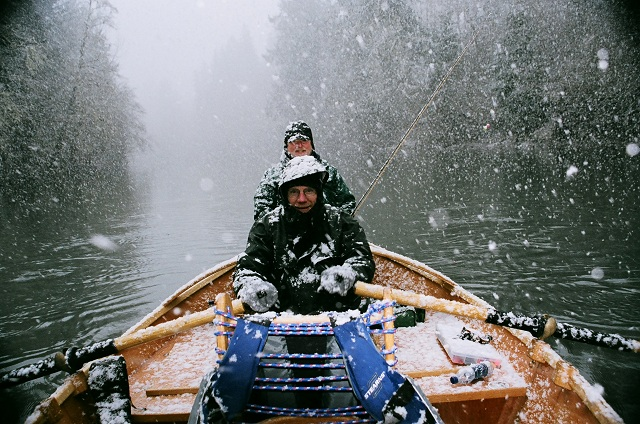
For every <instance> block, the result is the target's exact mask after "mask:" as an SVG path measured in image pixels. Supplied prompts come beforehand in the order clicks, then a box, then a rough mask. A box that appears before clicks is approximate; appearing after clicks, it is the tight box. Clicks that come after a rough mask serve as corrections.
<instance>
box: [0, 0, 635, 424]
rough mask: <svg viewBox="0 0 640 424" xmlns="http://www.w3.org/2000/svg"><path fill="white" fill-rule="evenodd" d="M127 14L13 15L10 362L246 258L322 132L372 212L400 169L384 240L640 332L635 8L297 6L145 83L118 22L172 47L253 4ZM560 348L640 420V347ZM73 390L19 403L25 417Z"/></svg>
mask: <svg viewBox="0 0 640 424" xmlns="http://www.w3.org/2000/svg"><path fill="white" fill-rule="evenodd" d="M123 1H125V0H5V1H2V2H0V111H1V113H0V290H2V291H1V292H0V293H1V295H0V368H5V369H9V368H15V367H16V366H17V365H19V364H23V363H25V362H32V361H34V360H37V359H40V358H42V357H45V356H46V355H47V354H48V353H50V352H51V351H52V350H53V349H54V348H55V349H62V348H63V347H66V346H69V345H71V344H72V343H79V344H80V345H83V344H88V343H89V342H91V341H96V340H102V339H105V338H107V337H114V335H119V334H122V332H123V331H124V330H125V329H126V328H128V326H130V325H132V324H134V323H135V322H137V321H138V320H139V319H140V318H141V317H143V316H145V315H146V314H147V313H148V311H149V310H150V309H152V308H154V307H155V306H156V305H157V304H159V303H160V302H161V301H162V300H163V299H165V298H166V297H167V296H169V295H170V294H172V293H174V291H175V290H176V289H177V288H178V287H180V286H181V285H182V284H183V283H184V282H186V281H188V280H189V279H190V278H192V277H193V276H194V275H196V274H198V273H200V272H203V271H204V270H206V269H208V268H209V267H211V266H213V265H214V264H215V263H218V262H219V261H223V260H227V259H229V258H231V257H234V255H237V254H238V253H240V252H241V251H242V249H244V247H245V244H246V240H247V233H248V231H249V228H250V227H251V224H252V223H253V219H252V218H253V211H252V208H253V203H252V201H253V194H254V192H255V188H256V186H257V184H258V182H259V181H260V178H261V176H262V175H263V173H264V170H265V169H267V167H268V166H271V165H273V164H274V163H276V162H277V161H278V159H279V157H280V154H281V152H282V148H283V135H284V129H285V127H286V125H287V124H288V123H289V122H291V121H294V120H298V119H301V120H304V121H305V122H307V123H308V124H309V125H310V127H311V128H312V130H313V138H314V143H315V148H316V149H317V153H319V154H320V155H321V156H322V158H323V159H327V160H328V161H329V163H331V164H332V165H334V166H335V167H336V168H338V169H339V170H340V173H341V175H342V176H343V177H344V179H345V181H346V182H347V183H348V185H349V188H350V189H351V191H352V193H353V194H354V196H355V198H356V200H358V199H362V198H363V197H364V196H363V195H364V194H365V193H367V192H368V189H369V188H371V187H372V185H370V183H371V182H372V181H376V180H375V178H376V177H377V176H379V175H380V171H381V170H383V169H384V170H385V173H384V175H383V176H382V178H381V179H380V180H379V182H378V183H377V185H375V187H374V189H373V191H372V193H371V196H370V197H369V198H368V199H367V200H366V201H365V202H363V203H364V208H363V209H362V210H361V212H359V213H358V214H357V216H356V217H357V218H358V219H359V221H360V223H361V224H362V227H363V229H365V231H366V233H367V238H368V239H369V241H370V242H372V243H374V244H378V245H380V246H382V247H384V248H388V249H389V250H392V251H394V252H398V253H400V254H403V255H406V256H408V257H411V258H413V259H415V260H418V261H422V262H424V263H426V264H428V265H429V266H432V267H434V268H435V269H437V270H438V271H441V272H443V273H444V274H446V275H447V276H449V277H451V278H452V279H453V280H454V281H456V282H457V283H458V284H460V285H461V286H464V287H465V288H466V289H467V290H469V291H472V292H473V294H475V295H478V296H479V297H480V298H482V299H485V300H487V301H488V302H490V303H491V304H492V305H493V306H495V307H496V308H497V309H501V310H520V311H522V312H525V313H530V314H537V313H549V314H555V315H556V316H558V317H559V318H560V319H561V320H564V321H568V322H577V323H578V324H585V325H587V326H589V325H596V326H597V327H596V328H597V329H599V330H600V331H603V332H610V333H616V332H619V333H620V334H623V335H628V336H630V337H635V338H636V339H637V338H639V336H640V328H639V327H638V322H639V319H638V312H637V311H638V307H637V304H638V302H639V301H640V299H639V297H638V296H639V294H640V291H639V290H638V284H639V283H640V261H639V258H640V251H639V250H638V249H640V244H638V240H639V238H638V234H639V232H640V230H639V228H640V210H639V208H640V204H639V203H638V199H639V198H640V162H639V161H640V140H639V138H640V25H639V23H640V11H639V9H638V6H637V4H636V3H637V2H633V1H627V0H538V1H525V0H478V1H469V0H447V1H442V0H365V1H363V0H304V1H300V0H279V1H278V2H277V8H276V7H275V3H276V1H275V0H274V1H273V3H274V9H273V10H274V12H273V13H270V14H269V17H268V21H267V19H266V18H265V22H268V32H269V34H268V35H269V36H268V37H267V36H266V35H265V36H264V40H262V39H258V40H257V38H259V37H260V35H256V31H257V30H256V28H254V27H253V28H248V29H247V28H245V29H244V31H240V30H239V31H238V32H237V33H235V34H232V35H231V34H225V37H226V38H225V41H226V42H220V41H217V40H207V39H206V37H201V38H205V39H204V40H200V41H201V42H202V43H203V44H205V45H206V46H207V48H209V49H208V50H206V52H207V53H206V54H201V55H200V56H199V57H197V60H194V63H189V67H188V69H189V70H190V71H189V72H190V74H188V75H180V77H181V78H177V77H176V78H174V79H172V78H164V79H162V80H161V79H160V78H161V76H164V75H175V74H176V73H177V72H176V69H179V70H182V69H186V68H187V67H179V66H176V69H170V70H169V71H172V72H173V73H170V72H166V73H162V72H160V71H161V70H160V69H157V68H154V67H153V66H152V65H151V64H150V63H149V64H148V63H147V62H145V60H144V59H140V60H138V58H137V56H135V58H134V59H135V60H134V62H136V63H135V66H132V67H131V68H128V70H129V73H128V74H127V72H125V71H126V70H127V65H130V62H131V59H130V57H132V56H129V60H126V59H122V57H124V58H127V56H126V55H124V54H122V55H121V53H122V51H121V50H120V49H122V50H125V49H126V45H125V44H123V45H119V44H118V43H117V42H116V41H115V40H116V39H117V37H116V36H114V33H116V32H117V31H118V28H117V24H118V22H120V23H129V26H130V27H131V26H135V25H137V22H138V21H136V19H140V17H141V16H142V15H144V16H145V18H147V14H148V17H149V21H148V22H147V21H145V22H142V21H141V22H140V24H139V25H140V29H139V30H140V34H141V33H142V31H145V30H146V31H148V32H151V33H152V34H153V35H155V36H156V38H157V39H160V38H159V37H157V34H158V33H160V31H161V30H164V27H161V26H158V28H154V30H156V32H154V31H150V28H151V26H153V25H154V24H155V23H156V22H154V21H153V17H156V18H157V17H163V18H164V17H166V16H169V17H170V19H171V20H172V21H173V20H174V21H175V22H172V23H178V24H182V20H181V19H182V18H185V16H188V15H189V16H190V15H198V16H199V17H201V16H200V15H202V16H206V14H205V13H204V11H208V12H211V11H212V10H213V11H214V12H212V13H218V12H219V15H220V16H226V15H224V12H228V10H222V9H224V8H225V7H226V8H229V7H230V6H229V5H230V4H231V3H229V2H224V1H222V0H215V1H209V0H206V1H197V2H196V1H193V2H186V1H185V2H184V4H183V3H182V2H177V1H176V2H172V1H169V0H166V1H160V0H157V1H158V3H161V4H164V6H165V7H167V9H171V10H170V11H163V13H164V15H163V14H161V13H157V11H151V10H148V9H149V4H148V3H143V2H142V1H140V4H137V5H136V6H132V7H125V5H126V6H130V5H131V4H133V1H135V0H132V3H123ZM238 1H239V0H238ZM118 2H120V3H119V4H120V8H121V9H123V10H127V11H128V13H129V14H130V15H129V16H132V17H130V18H128V19H129V20H125V19H120V21H119V17H120V18H121V17H123V16H124V14H120V13H121V12H120V11H119V10H118V8H117V6H118ZM176 4H179V6H176ZM245 6H246V5H245ZM252 6H253V5H252ZM136 7H137V9H136ZM154 7H156V5H155V3H154ZM157 7H161V6H157ZM176 8H179V10H181V11H184V12H185V13H184V16H178V14H176V13H175V11H176V10H178V9H176ZM247 10H250V9H247ZM134 12H135V13H134ZM151 12H156V14H153V13H151ZM174 15H175V16H174ZM174 18H175V19H174ZM216 18H217V17H216ZM211 20H212V21H213V20H214V19H211ZM186 21H188V20H187V19H186V18H185V22H186ZM198 22H200V23H202V22H205V23H204V24H203V26H206V25H208V24H209V21H204V20H203V21H198ZM164 23H165V24H166V22H164ZM231 23H232V24H234V25H235V27H234V30H235V29H236V28H239V27H241V26H242V25H243V23H242V22H237V23H236V22H231ZM147 25H148V26H147ZM212 25H213V23H212ZM167 28H175V27H170V26H168V25H167ZM180 28H181V29H180V30H181V31H184V32H185V33H189V34H190V35H193V34H191V32H193V33H194V34H201V33H200V32H198V31H196V29H195V28H193V27H189V25H187V24H185V25H184V28H183V29H182V27H180ZM137 29H138V28H136V30H137ZM207 29H208V30H212V29H216V28H207ZM129 31H131V29H129ZM169 32H170V31H169ZM175 32H176V31H175V30H174V33H169V34H161V35H163V36H165V35H166V38H161V40H163V41H164V42H167V40H169V39H172V38H175V39H176V40H179V41H177V42H176V43H180V42H181V40H191V39H195V38H196V37H195V36H194V37H193V38H190V37H185V38H180V37H178V35H180V34H175ZM121 33H122V34H125V33H127V31H126V30H123V31H122V32H121ZM238 34H240V35H238ZM129 37H130V35H129ZM141 38H144V37H141ZM144 39H145V40H148V39H151V38H144ZM136 41H137V40H136ZM171 41H173V39H172V40H171ZM257 41H264V45H261V43H259V42H257ZM147 42H148V41H147ZM140 44H141V45H142V43H140ZM187 47H188V46H185V49H186V48H187ZM189 47H190V46H189ZM143 48H149V50H151V49H152V48H151V47H150V46H147V45H143ZM155 48H156V49H157V51H159V52H162V53H163V54H166V55H167V56H168V55H169V53H168V52H169V48H168V46H167V45H164V46H163V45H160V46H159V47H158V46H155ZM165 49H166V52H167V53H165ZM141 50H142V49H141V48H140V47H138V50H135V49H134V52H140V51H141ZM194 57H195V56H194ZM167 59H174V58H173V57H170V58H167ZM175 60H176V61H177V60H178V59H177V58H176V59H175ZM149 62H151V61H149ZM155 63H157V62H154V64H155ZM162 63H170V61H169V60H167V61H165V62H162ZM176 65H178V64H176ZM168 66H170V65H168ZM132 69H133V70H134V71H132ZM141 70H142V71H141ZM135 71H137V72H140V73H141V75H142V76H143V79H144V77H147V76H148V78H147V80H145V81H144V82H143V83H142V84H141V83H140V82H139V81H138V85H136V79H135V78H132V80H133V81H132V80H130V79H128V78H131V77H132V75H136V73H135ZM160 74H162V75H161V76H158V75H160ZM152 77H153V78H152ZM140 79H141V78H138V80H140ZM397 147H399V149H398V150H397V151H396V150H395V149H396V148H397ZM392 152H396V153H395V154H392ZM389 159H391V160H390V163H389V165H390V166H389V167H388V168H385V165H386V163H387V161H388V160H389ZM550 344H551V343H550ZM553 348H554V349H556V350H557V351H558V352H559V353H560V354H561V355H562V356H563V358H568V360H569V361H570V362H571V363H573V364H575V365H576V367H577V368H579V369H580V372H581V373H582V374H583V375H585V378H586V379H587V380H589V382H590V383H592V384H594V385H596V386H597V387H599V388H601V389H602V391H603V393H604V397H605V399H606V400H607V402H610V403H611V405H612V407H613V408H614V409H615V410H616V411H618V412H619V413H620V415H621V416H622V417H623V418H624V419H625V421H627V422H633V420H634V419H635V420H637V417H638V416H640V415H639V414H640V410H639V409H638V408H639V406H638V405H637V402H636V399H635V398H634V396H635V395H634V394H635V393H637V388H636V386H637V381H638V379H639V378H640V363H639V362H638V359H635V357H637V355H635V357H632V356H629V355H626V356H625V355H624V353H623V354H621V353H620V352H617V351H605V350H604V349H600V348H595V347H592V346H587V347H584V346H576V344H571V343H560V342H554V344H553ZM61 378H62V377H59V376H58V377H52V378H51V379H41V380H39V381H37V382H34V383H32V385H31V386H30V385H24V386H21V387H18V388H16V389H15V391H12V392H7V393H2V394H0V409H3V406H2V405H3V404H4V405H10V406H11V407H9V408H7V409H11V408H13V407H14V406H15V405H19V406H18V407H15V409H19V410H18V411H11V413H12V414H13V415H12V416H11V417H9V421H12V419H13V420H15V421H16V422H23V421H24V418H26V416H27V415H28V414H29V412H30V411H32V410H33V407H34V406H35V405H36V404H37V402H39V401H40V400H42V399H44V398H46V396H48V395H49V394H50V393H51V392H53V390H54V389H55V387H56V383H59V382H60V381H61ZM56 379H57V380H56ZM629 395H631V396H629Z"/></svg>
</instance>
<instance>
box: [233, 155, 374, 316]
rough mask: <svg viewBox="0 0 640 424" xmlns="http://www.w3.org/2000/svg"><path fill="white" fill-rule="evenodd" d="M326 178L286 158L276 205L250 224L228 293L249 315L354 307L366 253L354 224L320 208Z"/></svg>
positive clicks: (369, 266)
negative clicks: (356, 286)
mask: <svg viewBox="0 0 640 424" xmlns="http://www.w3.org/2000/svg"><path fill="white" fill-rule="evenodd" d="M326 178H327V171H326V169H325V167H324V166H323V165H322V164H321V163H320V162H318V161H317V160H316V159H315V158H314V157H312V156H300V157H296V158H293V159H291V161H289V162H288V163H287V165H286V166H285V168H284V170H283V172H282V177H281V179H280V183H279V193H280V196H282V199H283V200H284V202H283V204H281V205H280V206H278V207H277V208H276V209H274V210H273V211H271V212H269V213H267V214H266V215H265V216H264V217H263V218H262V219H259V220H257V221H256V222H255V223H254V224H253V227H252V228H251V231H250V233H249V237H248V242H247V247H246V250H245V252H244V253H243V254H241V255H240V257H239V259H238V264H237V267H236V270H235V272H234V276H233V288H234V290H235V292H236V294H237V296H238V298H239V299H240V300H242V302H243V303H245V304H246V305H248V306H249V307H250V308H251V309H253V310H254V311H256V312H265V311H268V310H272V311H291V312H293V313H298V314H310V313H315V312H321V311H339V312H340V311H346V310H350V309H358V308H359V307H360V302H361V299H360V298H359V297H358V296H356V295H355V293H354V290H353V286H354V284H355V282H356V281H364V282H367V283H368V282H370V281H371V280H372V279H373V274H374V272H375V264H374V261H373V255H372V254H371V250H370V249H369V243H368V242H367V238H366V235H365V233H364V230H363V229H362V228H361V227H360V225H359V224H358V222H357V221H356V220H355V219H354V218H352V217H351V216H350V215H347V214H346V213H344V212H343V211H341V210H340V209H338V208H336V207H334V206H332V205H329V204H326V203H324V201H323V195H322V194H323V189H324V184H325V181H326Z"/></svg>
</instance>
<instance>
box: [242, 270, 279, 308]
mask: <svg viewBox="0 0 640 424" xmlns="http://www.w3.org/2000/svg"><path fill="white" fill-rule="evenodd" d="M241 283H242V288H241V289H240V290H238V298H239V299H240V300H241V301H242V302H243V303H246V304H247V305H249V307H250V308H251V309H253V310H254V311H256V312H266V311H268V310H269V308H271V307H272V306H273V305H275V304H276V303H277V302H278V290H276V288H275V286H274V285H273V284H271V283H270V282H268V281H265V280H263V279H261V278H258V277H245V278H243V279H242V280H241Z"/></svg>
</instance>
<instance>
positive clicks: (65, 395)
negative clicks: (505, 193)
mask: <svg viewBox="0 0 640 424" xmlns="http://www.w3.org/2000/svg"><path fill="white" fill-rule="evenodd" d="M371 248H372V252H373V253H374V256H376V257H378V258H384V259H387V260H388V261H390V262H392V263H396V264H398V265H401V266H402V267H404V268H406V269H408V270H410V271H412V272H413V273H415V274H416V275H419V276H420V277H424V278H426V279H427V280H429V281H430V282H432V283H435V285H437V286H438V287H440V289H442V290H443V291H444V292H446V293H447V294H448V295H449V297H450V298H451V299H462V300H463V301H465V302H467V303H470V304H474V305H478V306H483V307H491V305H490V304H489V303H487V302H485V301H484V300H482V299H480V298H478V297H477V296H475V295H473V294H472V293H470V292H468V291H467V290H465V289H464V288H462V287H461V286H459V285H458V284H456V283H455V282H454V281H453V280H451V279H450V278H449V277H447V276H445V275H444V274H442V273H440V272H438V271H436V270H433V269H432V268H430V267H429V266H427V265H425V264H422V263H420V262H417V261H415V260H412V259H410V258H407V257H405V256H403V255H400V254H397V253H393V252H390V251H388V250H386V249H384V248H381V247H378V246H376V245H371ZM236 259H237V257H234V258H232V259H230V260H228V261H225V262H222V263H220V264H218V265H216V266H215V267H213V268H211V269H209V270H208V271H205V272H204V273H202V274H200V275H199V276H197V277H195V278H194V279H192V280H191V281H189V282H188V283H187V284H185V285H183V286H182V287H180V288H179V289H178V290H177V291H176V292H175V293H174V294H173V295H172V296H170V297H169V298H167V299H166V300H165V301H164V302H163V303H162V304H161V305H159V306H158V307H157V308H155V309H154V310H153V311H152V312H151V313H149V314H148V315H147V316H145V317H144V318H143V319H142V320H140V321H139V322H138V323H137V324H135V325H134V326H132V327H131V328H129V329H128V330H127V331H126V332H125V333H124V334H123V335H128V334H131V333H133V332H135V331H138V330H140V329H144V328H147V327H149V326H152V325H155V324H157V323H159V322H164V321H168V320H171V319H174V318H176V317H177V316H179V315H175V314H174V309H176V308H179V305H181V304H183V303H184V302H185V301H186V300H187V299H189V298H190V297H191V296H193V295H194V294H195V293H197V292H198V291H200V290H202V289H204V288H206V286H207V285H209V284H212V283H218V281H216V280H217V279H219V278H220V277H221V276H224V274H225V273H229V272H230V271H231V270H232V269H233V268H234V267H235V264H236ZM182 312H184V311H182ZM177 313H180V311H178V312H177ZM500 329H501V330H504V331H506V332H508V333H510V334H511V336H512V337H514V338H515V339H517V340H518V343H519V345H520V347H519V348H518V350H522V351H525V352H526V354H527V355H528V357H529V358H530V361H529V364H528V365H526V367H528V368H530V369H529V370H528V371H527V370H526V369H524V368H521V369H519V370H518V371H519V372H521V373H523V374H527V372H528V373H529V374H531V373H532V372H534V373H539V372H542V374H545V373H546V374H549V375H550V379H551V381H552V382H553V383H555V385H557V386H558V389H557V390H556V391H557V392H558V393H560V394H561V395H562V396H565V395H567V394H568V393H569V392H570V393H574V394H575V395H577V397H578V398H579V399H580V400H581V401H582V402H583V404H584V405H585V406H586V407H587V408H588V410H589V411H591V413H592V414H593V416H594V417H595V419H596V420H597V422H599V423H602V424H605V423H621V422H622V419H621V418H620V416H619V415H618V414H617V413H616V412H615V411H614V410H613V409H612V408H611V406H610V405H609V404H608V403H607V402H606V401H605V400H604V398H602V396H601V395H600V394H599V393H596V392H595V391H594V389H593V388H592V387H591V385H590V384H589V383H588V382H587V381H586V380H585V379H584V378H583V377H582V375H580V373H579V371H578V370H577V369H576V368H575V367H574V366H573V365H571V364H569V363H568V362H566V361H564V360H563V359H562V358H561V357H560V355H558V354H557V353H556V352H555V351H553V349H552V348H551V346H549V345H548V344H547V343H546V342H544V341H540V340H538V339H536V338H534V337H533V336H532V335H530V334H529V333H527V332H524V331H520V330H514V329H508V328H502V327H501V328H500ZM175 337H176V336H170V337H167V338H165V339H163V340H160V341H157V343H155V342H154V343H155V344H156V346H155V347H153V346H150V347H149V348H148V349H147V350H149V351H153V352H155V351H157V350H158V349H160V348H161V347H162V346H163V345H165V344H166V343H167V342H169V341H170V340H172V339H173V338H175ZM143 350H144V349H143ZM145 353H146V352H145ZM132 362H135V360H134V361H132ZM535 364H538V365H535ZM130 366H131V367H133V368H135V366H137V364H130V363H129V358H127V367H128V368H129V367H130ZM523 366H524V365H523ZM88 368H89V364H87V365H86V366H85V367H83V369H82V370H80V371H78V372H77V373H76V374H74V375H72V376H70V377H69V378H67V379H66V380H65V382H64V383H63V384H62V385H61V386H60V387H59V388H58V389H57V390H56V391H55V392H54V394H52V395H51V396H50V397H49V398H48V399H47V400H45V401H44V402H42V403H41V404H40V405H39V406H38V407H37V408H36V410H35V411H34V413H33V414H32V415H31V416H30V417H29V419H28V422H29V423H34V424H40V423H53V422H60V423H62V422H73V421H65V419H64V418H63V419H62V420H60V417H61V410H62V408H63V407H64V404H65V402H67V401H68V400H69V399H71V398H73V397H74V396H76V395H78V394H81V393H83V392H84V391H86V390H87V383H86V381H87V377H86V376H87V374H88ZM547 368H548V370H547ZM532 370H533V371H532ZM542 374H541V375H542ZM530 378H532V379H534V378H535V377H532V376H530ZM569 399H570V397H569ZM518 408H519V407H518ZM514 414H515V413H514V412H513V411H512V412H511V413H510V415H509V419H505V421H503V420H502V419H501V420H500V422H511V420H512V418H510V417H515V415H514ZM274 422H275V421H274ZM281 422H286V421H281ZM541 422H543V421H541ZM594 422H595V421H594Z"/></svg>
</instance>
